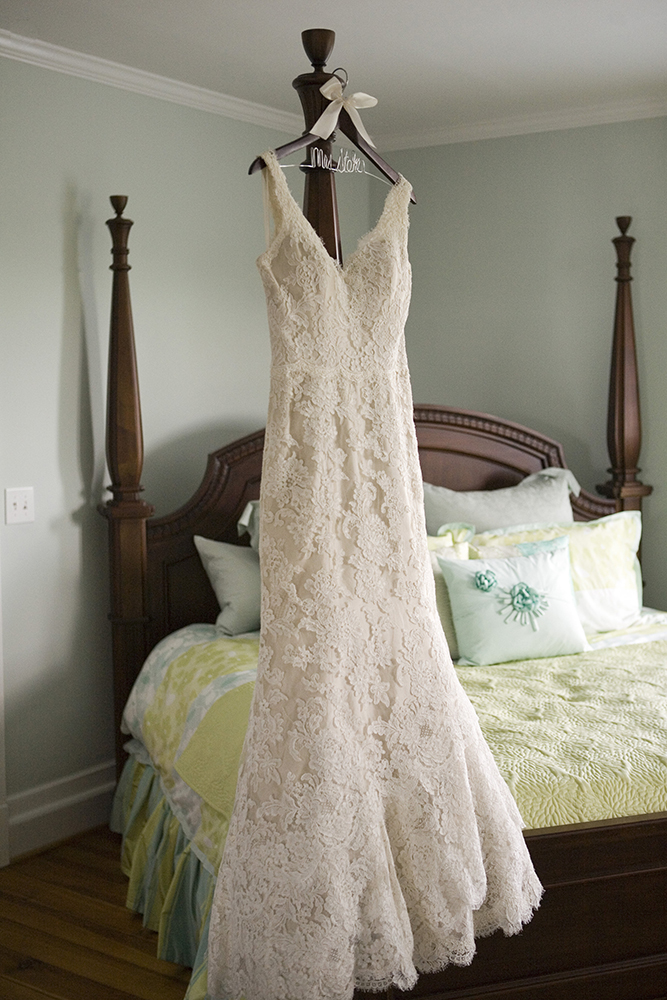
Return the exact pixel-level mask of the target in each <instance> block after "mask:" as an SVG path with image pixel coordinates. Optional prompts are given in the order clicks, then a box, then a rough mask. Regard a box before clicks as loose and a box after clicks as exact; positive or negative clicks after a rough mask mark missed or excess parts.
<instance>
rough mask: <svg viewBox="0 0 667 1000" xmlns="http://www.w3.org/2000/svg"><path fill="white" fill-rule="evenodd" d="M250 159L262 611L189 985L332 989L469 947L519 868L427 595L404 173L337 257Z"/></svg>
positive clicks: (513, 903) (503, 795) (516, 891)
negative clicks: (222, 840)
mask: <svg viewBox="0 0 667 1000" xmlns="http://www.w3.org/2000/svg"><path fill="white" fill-rule="evenodd" d="M264 159H265V162H266V163H267V173H268V185H269V194H270V202H271V206H272V209H273V213H274V218H275V222H276V232H275V236H274V239H273V241H272V243H271V245H270V247H269V249H268V250H267V251H266V253H264V254H262V256H261V257H260V258H259V261H258V265H259V269H260V273H261V275H262V279H263V282H264V287H265V291H266V297H267V304H268V316H269V328H270V334H271V348H272V369H271V389H270V400H269V414H268V420H267V428H266V440H265V450H264V460H263V470H262V487H261V504H260V562H261V569H262V632H261V640H260V657H259V668H258V677H257V684H256V688H255V695H254V699H253V704H252V708H251V713H250V724H249V728H248V732H247V736H246V741H245V746H244V753H243V758H242V764H241V769H240V772H239V784H238V789H237V796H236V802H235V806H234V813H233V816H232V819H231V823H230V827H229V834H228V838H227V843H226V845H225V850H224V854H223V860H222V864H221V868H220V873H219V877H218V882H217V886H216V892H215V898H214V903H213V908H212V914H211V929H210V936H209V992H210V994H211V996H214V997H221V998H222V997H224V998H225V1000H230V998H240V997H241V996H244V997H245V998H246V1000H322V998H326V1000H329V998H330V1000H350V998H351V996H352V992H353V990H354V988H355V987H358V988H361V989H367V990H380V989H383V988H386V987H388V986H389V985H392V984H393V985H396V986H399V987H400V988H403V989H406V988H409V987H411V986H412V985H414V983H415V981H416V978H417V970H420V971H434V970H437V969H440V968H443V967H444V966H445V965H447V964H448V963H449V962H456V963H459V964H466V963H468V962H469V961H470V960H471V959H472V955H473V953H474V937H475V935H476V934H486V933H490V932H491V931H493V930H495V929H496V928H498V927H502V928H504V929H505V930H506V931H507V932H508V933H512V932H516V931H518V930H519V929H520V927H521V925H522V923H523V922H524V921H525V920H527V919H529V917H530V915H531V913H532V911H533V908H534V907H535V906H536V905H537V902H538V900H539V897H540V892H541V889H540V886H539V883H538V881H537V879H536V877H535V874H534V872H533V869H532V865H531V863H530V858H529V856H528V852H527V850H526V847H525V843H524V840H523V836H522V834H521V821H520V817H519V815H518V812H517V809H516V806H515V804H514V802H513V800H512V798H511V796H510V794H509V792H508V790H507V787H506V786H505V784H504V782H503V780H502V778H501V776H500V774H499V773H498V771H497V768H496V766H495V764H494V762H493V759H492V757H491V755H490V753H489V751H488V748H487V747H486V744H485V742H484V739H483V737H482V735H481V732H480V730H479V726H478V724H477V720H476V717H475V714H474V711H473V709H472V707H471V705H470V703H469V702H468V700H467V698H466V696H465V694H464V693H463V691H462V689H461V687H460V685H459V682H458V680H457V678H456V674H455V671H454V669H453V667H452V664H451V659H450V657H449V654H448V651H447V646H446V642H445V638H444V634H443V632H442V628H441V626H440V622H439V620H438V616H437V611H436V605H435V592H434V584H433V577H432V573H431V569H430V559H429V555H428V551H427V545H426V529H425V524H424V514H423V495H422V485H421V474H420V469H419V460H418V453H417V444H416V438H415V431H414V425H413V420H412V397H411V390H410V381H409V376H408V369H407V363H406V356H405V345H404V337H403V326H404V323H405V318H406V315H407V309H408V302H409V295H410V265H409V262H408V257H407V230H408V215H407V209H408V202H409V196H410V186H409V184H408V183H407V181H405V180H403V179H401V181H400V182H399V183H398V184H397V185H396V186H395V187H394V188H393V189H391V190H390V191H389V194H388V196H387V199H386V203H385V208H384V211H383V213H382V216H381V218H380V220H379V222H378V224H377V225H376V227H375V228H374V229H373V230H372V231H371V232H370V233H369V234H368V236H366V237H365V238H364V239H363V240H362V241H361V242H360V244H359V247H358V249H357V251H356V252H355V253H354V254H353V255H352V257H350V258H349V261H348V263H347V266H346V267H345V268H340V267H338V266H337V265H336V263H335V262H334V261H333V260H332V259H331V258H330V257H329V255H328V254H327V252H326V250H325V248H324V246H323V245H322V243H321V241H320V240H319V238H318V237H317V234H316V233H315V231H314V230H313V228H312V227H311V226H310V224H309V223H308V222H307V220H306V219H305V218H304V216H303V214H302V212H301V210H300V209H299V207H298V205H297V204H296V202H295V201H294V199H293V198H292V196H291V194H290V192H289V189H288V187H287V184H286V182H285V179H284V177H283V174H282V171H281V170H280V168H279V166H278V164H277V162H276V160H275V157H273V155H272V154H270V153H267V154H266V155H265V157H264Z"/></svg>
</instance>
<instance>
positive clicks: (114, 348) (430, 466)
mask: <svg viewBox="0 0 667 1000" xmlns="http://www.w3.org/2000/svg"><path fill="white" fill-rule="evenodd" d="M304 34H306V35H307V38H305V39H304V44H305V45H306V47H307V51H308V46H309V45H310V46H311V49H312V51H311V52H310V53H309V54H310V55H311V56H312V59H311V61H312V62H313V66H314V69H315V72H314V73H313V74H306V75H304V76H302V77H300V78H298V80H297V81H295V86H296V87H297V89H299V93H300V96H301V99H302V103H303V105H304V111H305V113H306V127H307V128H308V127H309V125H312V123H313V122H314V121H315V119H316V117H317V115H318V114H319V110H320V104H321V99H320V98H319V97H318V96H317V95H319V86H320V84H321V83H322V81H323V80H326V79H328V78H330V76H331V74H327V73H324V72H323V65H324V62H325V61H326V58H327V56H328V54H329V52H330V49H331V44H329V43H332V38H331V37H330V35H331V34H332V33H326V32H321V31H317V32H311V33H304ZM304 94H305V95H306V96H305V97H304ZM348 125H349V127H348ZM341 127H342V128H343V131H345V132H346V134H348V135H350V129H352V130H353V129H354V126H353V125H352V124H351V122H349V123H347V122H346V123H345V126H343V123H342V122H341ZM355 131H356V130H355ZM350 137H351V138H353V141H356V139H355V138H354V136H351V135H350ZM357 138H360V137H358V136H357ZM308 142H310V140H308ZM305 144H306V140H305V139H304V140H297V141H296V144H288V145H291V146H292V148H294V149H296V148H300V146H303V145H305ZM317 144H318V145H319V146H320V147H321V148H322V149H323V150H324V151H325V152H327V153H329V154H330V152H331V144H330V142H329V141H327V140H321V139H318V140H317ZM365 152H367V150H365ZM390 169H391V168H390ZM125 202H126V199H125V198H121V197H115V198H113V199H112V203H113V206H114V209H115V211H116V218H115V219H112V220H110V222H109V226H110V229H111V233H112V237H113V259H114V263H113V265H112V270H113V272H114V285H113V306H112V320H111V346H110V360H109V400H108V442H107V449H108V461H109V469H110V473H111V477H112V487H111V491H112V494H113V498H112V499H111V500H110V501H109V503H108V504H107V505H106V506H105V507H104V508H103V513H104V515H105V516H106V517H107V519H108V523H109V532H110V552H111V594H112V611H111V622H112V633H113V661H114V684H115V713H116V720H115V721H116V733H117V754H118V764H119V769H120V767H121V766H122V763H123V760H124V752H123V741H124V737H123V736H122V734H121V731H120V722H121V717H122V713H123V708H124V705H125V703H126V701H127V698H128V695H129V694H130V690H131V688H132V685H133V683H134V681H135V679H136V677H137V675H138V673H139V671H140V669H141V666H142V664H143V662H144V660H145V658H146V656H147V654H148V653H149V651H150V650H151V649H152V648H153V647H154V646H155V644H156V643H157V642H158V641H159V640H161V639H163V638H164V637H165V636H167V635H168V634H170V633H171V632H173V631H175V630H177V629H179V628H182V627H183V626H186V625H190V624H192V623H194V622H213V621H215V618H216V615H217V614H218V610H219V607H218V603H217V601H216V597H215V594H214V592H213V590H212V588H211V585H210V583H209V580H208V578H207V576H206V573H205V572H204V569H203V567H202V564H201V561H200V559H199V557H198V555H197V551H196V549H195V545H194V542H193V536H194V535H200V536H204V537H205V538H208V539H215V540H218V541H224V542H231V543H239V542H240V543H242V540H240V539H239V538H238V533H237V522H238V520H239V517H240V516H241V513H242V512H243V510H244V508H245V506H246V504H247V502H248V501H249V500H254V499H256V498H257V497H258V495H259V484H260V477H261V465H262V447H263V432H262V431H258V432H257V433H255V434H252V435H249V436H247V437H245V438H243V439H242V440H240V441H237V442H235V443H233V444H231V445H228V446H226V447H224V448H221V449H220V450H219V451H217V452H214V453H213V454H211V455H210V456H209V459H208V465H207V468H206V473H205V475H204V479H203V481H202V483H201V485H200V486H199V488H198V490H197V491H196V492H195V494H194V495H193V496H192V497H191V499H190V500H189V501H188V502H187V503H186V504H184V505H183V506H182V507H181V508H180V509H179V510H177V511H176V512H174V513H173V514H170V515H166V516H163V517H159V518H153V517H152V508H151V507H150V505H149V504H148V503H147V502H145V501H144V500H142V498H141V486H140V479H141V470H142V463H143V446H142V434H141V407H140V400H139V384H138V376H137V368H136V361H135V353H134V335H133V327H132V315H131V307H130V296H129V283H128V271H129V266H128V264H127V239H128V234H129V229H130V226H131V225H132V223H131V222H130V221H129V220H127V219H125V218H124V217H123V214H122V213H123V210H124V207H125ZM304 211H305V214H306V215H307V217H308V218H309V220H310V221H311V223H312V224H313V226H314V227H315V229H316V231H317V232H318V233H320V234H321V236H322V239H323V241H324V243H325V246H326V248H327V250H328V252H329V254H330V255H331V256H332V257H334V258H336V259H340V239H339V235H338V225H337V214H336V206H335V189H334V179H333V174H331V173H330V172H329V171H326V170H319V169H313V170H310V171H308V173H307V184H306V205H305V208H304ZM617 221H618V225H619V228H620V230H621V235H620V236H618V237H616V239H615V240H614V244H615V246H616V251H617V258H618V276H617V297H616V318H615V328H614V341H613V352H612V369H611V378H610V392H609V410H608V446H609V453H610V460H611V479H610V480H609V482H608V483H606V484H604V485H603V486H600V487H598V491H599V493H600V494H601V495H600V496H595V495H593V494H590V493H587V492H585V491H582V493H581V495H580V496H579V497H577V498H574V497H573V498H572V508H573V514H574V518H575V520H577V521H590V520H592V519H596V518H600V517H604V516H605V515H608V514H612V513H614V512H617V511H624V510H639V509H640V508H641V500H642V497H643V496H646V495H647V494H648V493H650V490H651V488H650V487H649V486H646V485H644V484H643V483H641V482H639V481H638V479H637V473H638V468H637V463H638V457H639V449H640V443H641V430H640V420H639V397H638V387H637V371H636V360H635V345H634V330H633V319H632V304H631V296H630V281H631V277H630V251H631V247H632V243H633V242H634V241H633V239H632V237H629V236H628V235H627V229H628V227H629V224H630V219H628V218H627V217H623V218H619V219H618V220H617ZM414 416H415V424H416V428H417V436H418V442H419V450H420V460H421V464H422V471H423V475H424V479H425V480H426V481H427V482H430V483H434V484H437V485H444V486H448V487H449V488H451V489H455V490H484V489H495V488H500V487H506V486H513V485H515V484H517V483H519V482H520V481H521V480H522V479H524V478H525V477H526V476H528V475H530V474H531V473H534V472H537V471H539V470H540V469H544V468H547V467H554V466H555V467H561V468H565V467H566V462H565V456H564V453H563V450H562V448H561V446H560V445H559V444H558V443H556V442H554V441H553V440H551V439H549V438H547V437H545V436H543V435H541V434H540V433H539V432H536V431H532V430H529V429H527V428H524V427H521V426H519V425H517V424H514V423H511V422H509V421H505V420H502V419H499V418H496V417H493V416H489V415H487V414H483V413H475V412H471V411H464V410H458V409H452V408H449V407H444V406H422V405H418V406H416V407H415V414H414ZM525 835H526V840H527V843H528V846H529V849H530V852H531V854H532V857H533V860H534V864H535V867H536V870H537V872H538V875H539V877H540V879H541V880H542V882H543V884H544V886H545V890H546V892H545V897H544V901H543V904H542V906H541V908H540V910H539V911H538V913H537V914H536V916H535V917H534V919H533V921H532V923H530V924H529V925H528V926H527V927H526V928H525V930H524V931H523V933H522V934H521V935H519V936H518V937H516V938H510V939H506V938H504V937H502V936H500V935H498V934H496V935H494V936H492V937H490V938H488V939H483V940H481V941H480V942H479V949H478V954H477V957H476V958H475V960H474V962H473V964H472V966H470V967H468V968H454V967H450V968H448V969H446V970H445V971H444V972H442V973H438V974H434V975H426V976H423V977H422V978H421V979H420V980H419V982H418V984H417V986H416V987H415V989H414V990H413V991H411V992H412V993H413V994H414V995H415V996H422V997H436V996H437V997H441V998H443V1000H444V998H450V1000H453V998H463V997H467V998H473V997H475V998H479V997H497V998H501V997H502V998H505V1000H512V998H516V1000H519V998H522V1000H538V998H539V1000H570V998H572V997H575V996H576V997H581V998H584V997H585V998H591V1000H592V998H594V997H600V996H605V997H614V998H616V1000H656V998H659V997H663V996H665V995H667V985H665V984H666V983H667V954H666V952H667V948H666V938H667V919H666V916H665V898H666V897H667V892H666V890H667V849H666V848H667V813H662V814H658V813H655V814H648V815H643V816H636V817H628V818H616V819H612V820H601V821H596V822H590V823H578V824H573V825H570V826H563V827H551V828H546V829H539V830H528V831H526V834H525ZM389 992H392V993H394V994H396V993H397V991H395V990H394V991H391V990H390V991H389ZM397 995H398V994H397Z"/></svg>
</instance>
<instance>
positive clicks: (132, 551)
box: [100, 195, 153, 769]
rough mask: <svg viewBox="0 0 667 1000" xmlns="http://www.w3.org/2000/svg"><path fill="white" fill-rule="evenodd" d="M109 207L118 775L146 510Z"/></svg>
mask: <svg viewBox="0 0 667 1000" xmlns="http://www.w3.org/2000/svg"><path fill="white" fill-rule="evenodd" d="M111 204H112V205H113V208H114V210H115V212H116V217H115V218H114V219H109V220H108V221H107V225H108V227H109V229H110V231H111V238H112V242H113V248H112V251H111V253H112V255H113V264H111V270H112V271H113V287H112V292H111V331H110V341H109V371H108V397H107V463H108V466H109V472H110V475H111V487H110V489H111V493H112V495H113V499H111V500H109V501H108V502H107V503H106V504H103V505H100V511H101V513H102V514H103V515H104V516H105V517H106V518H107V520H108V522H109V549H110V552H109V555H110V562H111V614H110V619H111V629H112V645H113V654H112V655H113V664H114V721H115V727H116V761H117V767H118V768H119V769H120V765H121V761H122V759H123V756H124V755H123V751H122V745H123V743H124V742H125V737H124V736H123V734H122V733H121V731H120V723H121V718H122V714H123V708H124V707H125V702H126V701H127V699H128V696H129V694H130V690H131V687H132V684H133V682H134V678H135V677H136V676H137V673H138V672H139V669H140V668H141V664H142V663H143V661H144V659H145V658H146V653H147V650H146V621H147V619H146V610H145V609H146V590H145V588H146V519H147V518H149V517H150V516H151V515H152V514H153V507H151V506H150V504H147V503H146V502H145V500H142V499H141V496H140V494H141V492H142V489H143V487H142V486H141V470H142V467H143V461H144V442H143V433H142V428H141V403H140V399H139V379H138V375H137V361H136V352H135V346H134V328H133V323H132V305H131V302H130V283H129V275H128V272H129V270H130V265H129V264H128V262H127V255H128V252H129V251H128V247H127V242H128V237H129V234H130V228H131V226H132V221H131V220H130V219H124V218H123V210H124V208H125V205H126V204H127V198H126V197H125V196H124V195H114V196H113V197H112V198H111Z"/></svg>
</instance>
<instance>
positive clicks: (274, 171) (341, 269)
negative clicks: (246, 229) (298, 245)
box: [259, 150, 412, 278]
mask: <svg viewBox="0 0 667 1000" xmlns="http://www.w3.org/2000/svg"><path fill="white" fill-rule="evenodd" d="M262 159H263V160H264V162H265V163H266V168H265V169H266V170H268V171H269V172H270V174H271V177H272V178H273V181H274V184H275V194H276V196H277V195H278V189H279V188H280V192H281V194H282V199H280V198H279V207H280V213H281V219H280V223H279V224H278V225H277V226H276V231H275V233H274V235H273V238H272V239H271V241H270V243H269V246H268V247H267V248H266V250H265V251H264V253H262V254H260V257H259V260H260V261H261V260H264V259H268V258H269V257H270V255H271V253H272V252H273V251H274V250H275V248H276V247H277V246H278V244H279V243H280V242H281V241H282V239H283V238H284V235H285V232H286V229H287V225H286V223H287V218H286V213H285V202H286V203H287V206H289V209H290V211H291V212H292V214H293V216H294V218H295V219H296V220H297V221H298V224H299V225H300V226H301V228H302V229H303V230H304V232H307V233H308V234H309V235H310V237H311V242H313V243H314V244H315V246H316V247H317V249H318V252H321V253H323V254H324V256H325V257H326V259H327V261H329V264H330V265H331V267H332V268H333V269H334V270H335V272H336V273H337V274H339V275H340V276H341V277H342V278H345V275H346V274H347V271H348V268H349V266H350V263H351V262H352V261H353V260H354V258H355V257H356V256H357V254H359V253H360V252H361V250H363V248H364V247H365V246H366V244H367V243H369V242H370V241H371V239H372V238H373V237H374V236H375V235H376V233H377V232H378V231H379V230H380V227H381V226H382V224H383V222H384V221H385V216H386V214H387V210H388V208H389V205H390V204H391V202H392V200H393V198H394V197H395V195H396V192H397V191H399V190H402V189H403V188H404V187H405V186H406V185H407V186H408V187H409V188H410V189H412V186H411V185H410V182H409V181H407V180H406V179H405V177H403V175H402V174H401V175H400V179H399V181H398V182H397V183H396V184H393V185H392V187H391V188H390V190H389V191H388V192H387V195H386V197H385V200H384V206H383V208H382V212H381V213H380V217H379V218H378V220H377V222H376V223H375V225H374V226H373V227H372V229H370V230H369V231H368V232H367V233H366V234H365V235H364V236H361V237H360V239H359V240H358V242H357V246H356V248H355V250H353V252H352V253H351V254H350V256H349V257H348V258H347V262H346V263H345V264H339V262H338V261H337V260H335V259H334V258H333V257H332V256H331V255H330V254H329V252H328V251H327V249H326V247H325V245H324V243H323V241H322V238H321V237H320V236H319V234H318V233H317V231H316V230H315V228H314V226H313V225H312V223H311V222H310V221H309V220H308V219H307V218H306V216H305V215H304V213H303V210H302V208H301V206H300V205H299V203H298V201H297V200H296V198H295V197H294V195H293V194H292V192H291V191H290V188H289V184H288V183H287V179H286V177H285V175H284V173H283V171H282V168H281V166H280V164H279V163H278V160H277V159H276V155H275V153H274V152H273V150H269V151H267V152H266V153H262ZM264 183H266V181H264Z"/></svg>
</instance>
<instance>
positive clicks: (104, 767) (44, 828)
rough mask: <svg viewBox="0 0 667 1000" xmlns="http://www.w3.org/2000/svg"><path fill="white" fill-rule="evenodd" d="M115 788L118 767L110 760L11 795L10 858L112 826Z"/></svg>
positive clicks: (8, 801)
mask: <svg viewBox="0 0 667 1000" xmlns="http://www.w3.org/2000/svg"><path fill="white" fill-rule="evenodd" d="M115 785H116V766H115V763H114V762H113V761H107V763H105V764H98V765H96V766H95V767H89V768H87V769H86V770H85V771H79V772H78V773H77V774H71V775H69V776H68V777H66V778H59V779H58V780H57V781H50V782H48V784H46V785H39V786H38V787H37V788H31V789H29V790H28V791H27V792H19V793H18V794H17V795H9V796H8V797H7V807H8V811H9V824H8V826H9V852H8V853H9V857H10V858H15V857H17V856H18V855H19V854H26V853H27V852H28V851H36V850H39V849H40V848H42V847H48V846H49V844H54V843H56V842H57V841H59V840H63V839H65V838H66V837H73V836H74V835H75V834H77V833H83V832H84V830H90V829H92V828H93V827H95V826H101V824H102V823H108V822H109V816H110V813H111V799H112V796H113V790H114V788H115ZM0 829H2V824H0ZM1 847H2V845H0V849H1Z"/></svg>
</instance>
